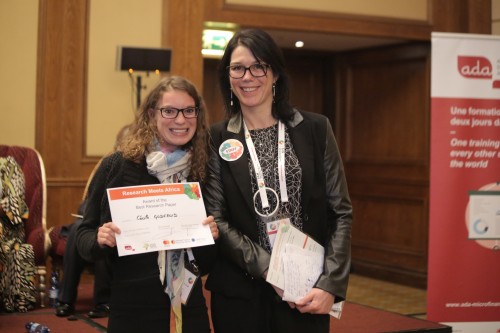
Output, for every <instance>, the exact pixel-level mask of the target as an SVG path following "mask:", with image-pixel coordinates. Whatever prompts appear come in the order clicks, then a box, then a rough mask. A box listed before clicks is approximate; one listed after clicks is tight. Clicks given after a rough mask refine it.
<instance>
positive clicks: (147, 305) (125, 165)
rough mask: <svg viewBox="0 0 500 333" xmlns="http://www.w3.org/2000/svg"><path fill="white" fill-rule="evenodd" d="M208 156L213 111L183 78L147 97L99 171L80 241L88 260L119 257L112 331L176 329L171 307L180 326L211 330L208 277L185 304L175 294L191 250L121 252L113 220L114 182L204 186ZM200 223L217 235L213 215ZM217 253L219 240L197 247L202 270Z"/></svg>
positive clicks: (173, 79)
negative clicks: (204, 289) (175, 278)
mask: <svg viewBox="0 0 500 333" xmlns="http://www.w3.org/2000/svg"><path fill="white" fill-rule="evenodd" d="M207 160H208V125H207V110H206V108H205V104H204V102H203V100H202V98H201V96H200V95H199V93H198V91H197V90H196V88H195V87H194V85H193V84H192V83H191V82H189V81H188V80H186V79H184V78H182V77H179V76H171V77H168V78H165V79H162V80H161V81H160V82H159V83H158V84H157V85H156V87H155V88H153V90H152V91H151V92H150V93H149V94H148V96H147V97H146V98H145V100H144V102H143V103H142V105H141V107H140V109H139V110H138V114H137V115H136V118H135V120H134V123H133V124H132V126H131V127H130V128H129V130H128V132H127V133H126V134H125V137H124V138H123V139H122V140H121V141H120V143H119V145H118V147H117V152H115V153H113V154H111V155H109V156H108V157H105V158H104V159H103V160H102V162H101V164H100V166H99V167H98V169H97V171H96V172H95V174H94V176H93V178H92V182H91V184H90V187H89V191H88V199H87V207H86V209H85V212H84V216H83V221H82V224H81V226H80V227H79V228H78V231H77V247H78V250H79V252H80V254H81V256H82V257H83V258H85V259H86V260H90V261H92V260H96V259H97V258H100V257H101V258H102V257H106V258H107V260H109V261H110V262H111V270H112V274H113V279H112V282H111V299H110V314H109V322H108V332H109V333H113V332H120V333H123V332H131V333H136V332H144V331H147V332H169V330H170V309H171V308H172V309H173V311H174V314H175V316H176V332H181V330H182V332H184V333H186V332H200V333H201V332H210V325H209V319H208V313H207V308H206V304H205V298H204V297H203V293H202V285H201V279H197V280H196V284H195V286H194V287H193V289H192V292H191V294H190V297H189V299H188V302H187V305H186V306H184V305H182V306H181V303H180V301H178V300H179V299H180V298H179V297H177V296H178V295H176V294H175V293H173V292H172V289H173V288H172V282H173V279H172V278H169V275H170V274H169V272H179V271H177V269H178V268H179V267H184V266H179V265H177V263H178V262H180V261H179V260H182V258H184V252H182V254H179V252H175V251H170V250H169V251H158V252H148V253H142V254H135V255H128V256H121V257H119V256H118V255H117V250H116V236H115V235H116V234H119V233H120V230H119V228H118V227H117V225H116V224H114V223H113V222H110V221H111V213H110V207H109V201H108V197H107V194H106V190H107V189H108V188H115V187H123V186H134V185H145V184H158V183H177V182H185V181H199V182H200V183H201V184H202V185H203V182H204V181H205V179H206V170H205V169H206V164H207ZM146 223H147V222H146ZM199 223H200V224H201V223H203V224H209V225H210V229H211V231H212V236H213V237H214V238H217V234H218V231H217V226H216V224H215V222H214V220H213V217H211V216H210V217H208V218H207V219H205V220H204V221H199ZM96 231H97V232H96ZM214 251H215V246H204V247H195V248H193V249H192V253H193V254H194V259H195V260H196V262H197V266H198V268H199V269H200V271H201V274H205V273H206V272H207V271H208V269H209V267H211V260H212V259H211V258H213V255H214V253H215V252H214ZM176 253H177V256H175V255H176ZM190 261H191V258H190ZM180 272H182V268H181V271H180ZM174 275H175V274H174ZM175 276H181V275H175ZM164 290H165V291H164ZM167 291H168V295H167V294H166V292H167ZM180 310H182V313H181V311H180Z"/></svg>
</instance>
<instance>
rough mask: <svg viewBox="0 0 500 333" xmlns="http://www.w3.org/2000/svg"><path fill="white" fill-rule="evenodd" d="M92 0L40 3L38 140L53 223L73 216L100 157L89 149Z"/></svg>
mask: <svg viewBox="0 0 500 333" xmlns="http://www.w3.org/2000/svg"><path fill="white" fill-rule="evenodd" d="M89 1H90V0H68V1H57V0H41V1H40V6H39V29H38V31H39V40H38V66H37V68H38V71H37V97H36V98H37V124H36V126H37V127H36V132H37V133H36V143H35V144H36V148H37V149H38V150H39V152H40V154H41V155H42V158H43V159H44V162H45V169H46V174H47V226H48V227H51V226H55V225H61V224H67V223H69V222H71V221H72V219H71V216H70V213H72V212H74V211H75V210H76V209H77V208H78V205H79V203H80V201H81V196H82V193H83V188H84V186H85V184H86V181H87V177H88V175H89V174H90V172H91V170H92V168H93V166H94V164H95V162H96V160H95V159H92V158H87V157H86V156H85V153H84V142H85V135H84V133H85V130H84V126H85V125H84V124H85V123H86V122H85V107H86V106H85V104H86V86H87V85H86V79H87V70H86V68H87V35H88V13H89Z"/></svg>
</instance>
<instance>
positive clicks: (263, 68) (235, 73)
mask: <svg viewBox="0 0 500 333" xmlns="http://www.w3.org/2000/svg"><path fill="white" fill-rule="evenodd" d="M269 67H271V65H268V64H261V63H256V64H253V65H251V66H248V67H245V66H243V65H232V66H227V69H229V76H230V77H232V78H233V79H241V78H242V77H243V76H245V74H246V72H247V71H250V74H252V76H253V77H262V76H266V74H267V70H268V69H269Z"/></svg>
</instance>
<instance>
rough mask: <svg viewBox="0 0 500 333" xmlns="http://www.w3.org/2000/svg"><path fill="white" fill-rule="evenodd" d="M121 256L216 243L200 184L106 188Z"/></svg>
mask: <svg viewBox="0 0 500 333" xmlns="http://www.w3.org/2000/svg"><path fill="white" fill-rule="evenodd" d="M107 192H108V199H109V207H110V209H111V216H112V219H113V222H114V223H115V224H116V225H117V226H118V227H119V228H120V230H121V233H120V234H119V235H116V246H117V249H118V255H119V256H126V255H131V254H139V253H145V252H154V251H159V250H173V249H183V248H189V247H196V246H204V245H210V244H214V239H213V237H212V233H211V231H210V227H209V226H208V225H203V224H202V221H203V220H204V219H205V218H206V217H207V215H206V213H205V205H204V204H203V199H202V196H201V191H200V184H199V183H197V182H193V183H173V184H158V185H141V186H128V187H117V188H110V189H108V190H107Z"/></svg>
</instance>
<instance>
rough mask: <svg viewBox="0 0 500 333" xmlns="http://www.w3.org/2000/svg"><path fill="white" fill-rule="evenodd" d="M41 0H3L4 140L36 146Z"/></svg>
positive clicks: (0, 132) (0, 100)
mask: <svg viewBox="0 0 500 333" xmlns="http://www.w3.org/2000/svg"><path fill="white" fill-rule="evenodd" d="M37 29H38V1H33V0H1V1H0V41H2V42H1V43H2V47H1V52H0V78H1V80H0V144H7V145H20V146H28V147H35V99H36V98H35V86H36V50H37Z"/></svg>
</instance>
